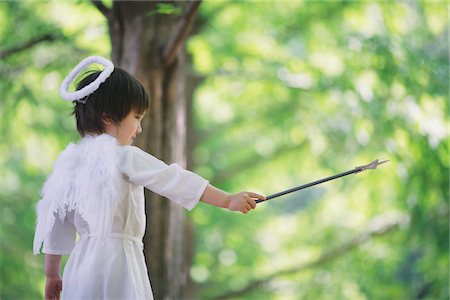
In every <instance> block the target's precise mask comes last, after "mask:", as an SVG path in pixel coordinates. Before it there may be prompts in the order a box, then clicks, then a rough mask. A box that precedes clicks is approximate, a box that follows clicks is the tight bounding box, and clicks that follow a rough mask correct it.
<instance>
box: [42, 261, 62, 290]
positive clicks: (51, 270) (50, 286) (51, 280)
mask: <svg viewBox="0 0 450 300" xmlns="http://www.w3.org/2000/svg"><path fill="white" fill-rule="evenodd" d="M60 265H61V255H53V254H45V263H44V270H45V277H47V281H46V283H45V299H59V296H60V293H61V290H62V280H61V277H60V275H59V271H60V270H59V269H60Z"/></svg>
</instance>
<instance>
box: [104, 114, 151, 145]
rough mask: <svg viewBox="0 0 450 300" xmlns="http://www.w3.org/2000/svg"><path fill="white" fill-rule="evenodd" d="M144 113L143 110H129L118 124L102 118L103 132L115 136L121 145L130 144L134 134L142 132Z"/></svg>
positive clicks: (134, 136)
mask: <svg viewBox="0 0 450 300" xmlns="http://www.w3.org/2000/svg"><path fill="white" fill-rule="evenodd" d="M144 115H145V112H144V113H142V114H139V113H137V112H136V111H135V110H131V111H130V113H129V114H128V115H127V116H126V117H125V118H124V119H123V120H122V121H120V123H119V124H117V123H114V122H112V121H111V120H108V118H104V120H103V121H104V124H105V132H106V133H108V134H109V135H112V136H113V137H115V138H116V139H117V141H118V142H119V143H120V144H121V145H123V146H125V145H131V144H132V143H133V141H134V139H135V138H136V136H137V135H138V134H139V133H141V132H142V127H141V121H142V119H143V118H144Z"/></svg>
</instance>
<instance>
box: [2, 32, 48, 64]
mask: <svg viewBox="0 0 450 300" xmlns="http://www.w3.org/2000/svg"><path fill="white" fill-rule="evenodd" d="M55 39H56V36H55V35H53V34H51V33H46V34H44V35H43V36H41V37H38V38H35V39H32V40H30V41H27V42H24V43H22V44H20V45H16V46H13V47H11V48H7V49H3V50H0V59H4V58H6V57H8V56H10V55H13V54H15V53H17V52H20V51H23V50H26V49H29V48H31V47H33V46H35V45H37V44H39V43H42V42H45V41H53V40H55Z"/></svg>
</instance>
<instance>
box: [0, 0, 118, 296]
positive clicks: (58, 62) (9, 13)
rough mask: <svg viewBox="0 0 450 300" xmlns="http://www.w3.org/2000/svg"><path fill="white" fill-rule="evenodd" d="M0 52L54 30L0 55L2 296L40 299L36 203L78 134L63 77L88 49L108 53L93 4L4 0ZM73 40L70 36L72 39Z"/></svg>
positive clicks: (102, 26)
mask: <svg viewBox="0 0 450 300" xmlns="http://www.w3.org/2000/svg"><path fill="white" fill-rule="evenodd" d="M0 16H1V17H0V23H1V24H2V26H0V45H1V46H0V52H4V51H5V50H7V49H15V48H18V46H21V45H27V44H28V42H29V41H32V40H36V39H38V38H40V37H42V36H46V35H49V34H50V35H51V36H52V37H53V40H48V41H42V42H40V43H37V44H35V45H33V46H31V45H29V46H27V47H23V48H21V49H20V50H18V51H16V52H13V53H11V54H10V55H8V56H6V57H2V59H1V60H0V74H1V75H0V91H1V95H2V100H1V101H0V113H1V117H0V136H1V137H0V139H1V143H0V178H1V180H0V219H1V227H0V237H1V244H0V298H1V299H40V298H42V297H43V286H44V284H45V282H44V280H45V277H44V274H43V268H42V263H43V259H42V256H33V253H32V241H33V234H34V222H35V212H34V208H35V205H36V203H37V201H38V200H39V191H40V189H41V186H42V184H43V181H44V180H45V177H46V176H47V175H48V174H49V172H50V171H51V167H52V164H53V162H54V160H55V159H56V156H57V155H58V153H59V152H60V151H61V150H62V149H63V148H64V147H65V146H66V145H67V144H68V143H69V142H70V141H76V140H77V139H78V137H77V134H76V129H75V124H74V122H73V118H72V116H71V104H70V103H69V102H64V101H60V98H59V96H58V87H59V84H60V82H61V81H62V79H63V77H64V76H65V75H66V74H67V73H68V72H69V70H70V69H71V68H73V66H74V65H75V64H76V63H78V62H79V61H80V60H81V58H83V57H85V56H86V55H88V54H93V53H96V54H100V55H105V56H107V55H108V52H109V49H110V46H109V41H108V37H107V28H106V24H105V22H104V20H103V19H102V16H101V15H100V14H99V13H98V12H96V10H94V9H92V8H91V4H83V3H79V4H70V3H62V2H58V3H56V2H48V3H39V2H21V1H6V2H5V1H3V2H0ZM68 41H70V42H68Z"/></svg>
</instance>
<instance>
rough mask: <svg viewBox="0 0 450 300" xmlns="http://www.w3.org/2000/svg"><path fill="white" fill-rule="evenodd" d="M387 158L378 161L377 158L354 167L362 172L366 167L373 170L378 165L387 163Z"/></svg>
mask: <svg viewBox="0 0 450 300" xmlns="http://www.w3.org/2000/svg"><path fill="white" fill-rule="evenodd" d="M388 161H389V160H383V161H379V160H378V159H375V160H374V161H373V162H371V163H369V164H367V165H364V166H359V167H356V168H355V169H356V170H358V172H362V171H365V170H368V169H372V170H375V169H376V168H377V167H378V166H379V165H381V164H384V163H387V162H388Z"/></svg>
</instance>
